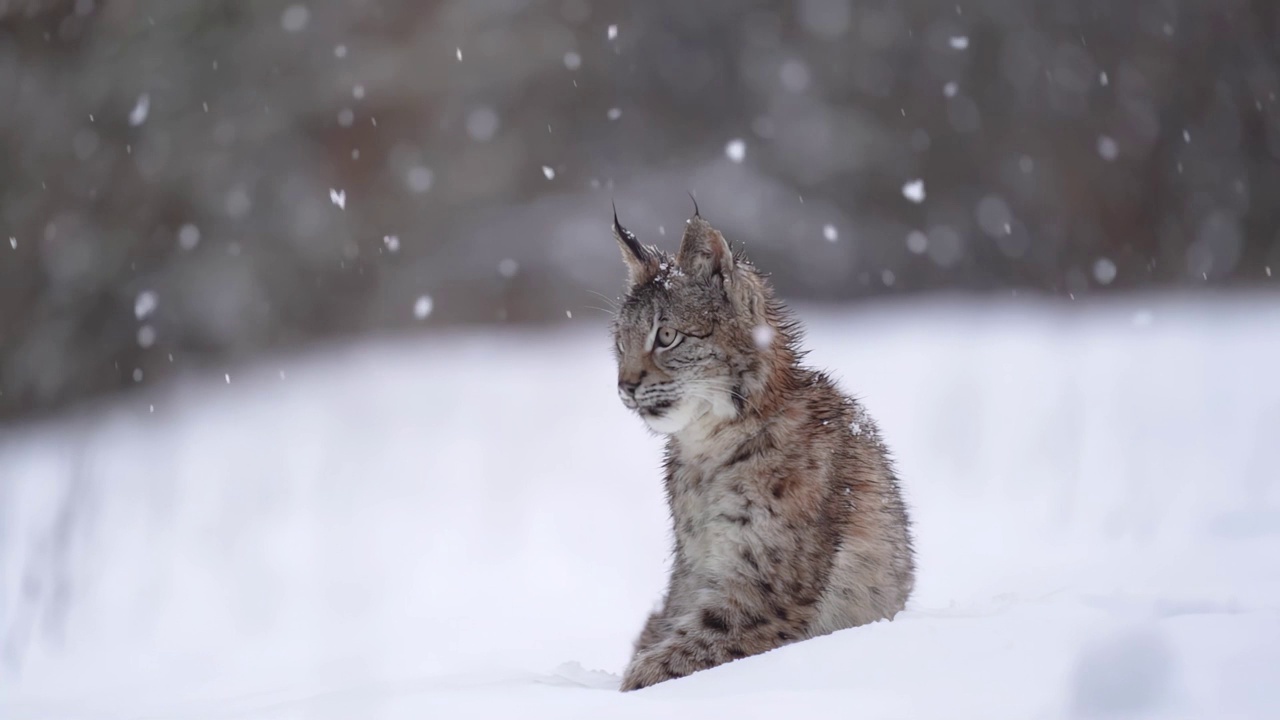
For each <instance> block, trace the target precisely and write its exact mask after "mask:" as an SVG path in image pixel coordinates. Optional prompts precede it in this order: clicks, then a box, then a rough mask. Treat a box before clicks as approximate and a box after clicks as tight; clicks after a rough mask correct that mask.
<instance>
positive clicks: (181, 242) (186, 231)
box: [178, 223, 200, 250]
mask: <svg viewBox="0 0 1280 720" xmlns="http://www.w3.org/2000/svg"><path fill="white" fill-rule="evenodd" d="M199 244H200V228H199V227H196V225H195V224H194V223H185V224H183V226H182V227H180V228H178V247H180V248H182V249H183V250H195V249H196V245H199Z"/></svg>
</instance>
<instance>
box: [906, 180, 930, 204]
mask: <svg viewBox="0 0 1280 720" xmlns="http://www.w3.org/2000/svg"><path fill="white" fill-rule="evenodd" d="M902 197H904V198H906V199H908V200H910V201H911V202H913V203H916V204H917V205H918V204H920V203H922V202H924V198H925V192H924V180H911V181H908V182H907V183H906V184H904V185H903V186H902Z"/></svg>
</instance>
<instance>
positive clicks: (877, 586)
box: [613, 207, 915, 690]
mask: <svg viewBox="0 0 1280 720" xmlns="http://www.w3.org/2000/svg"><path fill="white" fill-rule="evenodd" d="M694 210H695V212H694V217H693V218H692V219H691V220H689V223H688V226H687V228H686V230H685V233H684V238H683V239H682V240H681V243H680V250H679V252H678V253H677V254H676V256H675V257H674V258H673V257H671V256H670V255H668V254H666V253H664V252H662V251H660V250H658V249H656V248H654V247H651V246H646V245H641V244H640V242H639V241H638V240H637V239H636V237H635V235H633V234H632V233H631V232H630V231H628V230H626V229H625V228H623V227H622V226H621V225H619V224H618V219H617V216H616V214H615V216H614V221H613V229H614V234H615V235H616V236H617V240H618V244H619V245H620V246H621V248H622V257H623V260H625V261H626V265H627V269H628V271H629V278H628V289H627V293H626V297H625V298H624V299H623V300H622V303H621V305H620V306H619V309H618V315H617V318H616V320H615V323H614V328H613V332H614V340H615V344H614V347H615V350H616V353H617V359H618V395H619V396H620V397H621V398H622V402H623V404H624V405H626V406H627V407H628V408H630V409H632V410H634V411H635V412H636V414H638V415H639V416H640V418H641V419H642V420H644V422H645V424H646V425H648V427H649V429H650V430H652V431H653V432H655V433H659V434H662V435H665V436H666V437H667V449H666V463H665V476H666V477H665V483H666V492H667V498H668V501H669V504H670V507H671V519H672V525H673V530H674V534H675V557H674V559H673V561H672V567H671V577H670V580H669V583H668V587H667V591H666V596H665V597H664V599H663V602H662V605H661V609H659V610H658V611H656V612H654V613H653V614H652V615H651V616H650V617H649V619H648V621H647V622H646V623H645V624H644V629H643V630H642V631H641V633H640V637H639V639H638V640H637V641H636V644H635V654H634V656H633V657H632V659H631V662H630V664H629V665H628V667H627V670H626V672H625V674H624V676H623V679H622V689H623V690H636V689H639V688H643V687H647V686H649V685H653V684H655V683H660V682H663V681H664V680H671V679H673V678H678V677H683V676H685V675H689V674H691V673H695V672H697V671H699V670H704V669H707V668H711V667H715V666H716V665H721V664H723V663H727V662H730V661H732V660H736V659H738V658H742V657H746V656H748V655H756V654H759V653H763V652H767V651H769V650H772V649H773V648H776V647H779V646H781V645H786V644H788V643H793V642H797V641H800V640H804V639H807V638H811V637H815V636H818V635H825V634H827V633H831V632H835V631H836V630H840V629H842V628H848V627H853V626H856V625H863V624H866V623H870V622H875V621H876V620H883V619H892V618H893V617H894V615H896V614H897V613H898V611H900V610H902V608H903V606H904V605H905V604H906V602H907V597H908V596H909V595H910V594H911V589H912V586H913V584H914V574H915V562H914V554H913V551H912V548H911V533H910V523H909V521H908V519H907V510H906V507H905V505H904V504H903V501H902V497H901V495H900V493H899V490H898V481H897V478H896V477H895V475H894V470H893V466H892V464H891V461H890V459H889V455H888V452H887V450H886V449H885V446H884V444H883V442H881V440H880V435H879V431H878V430H877V429H876V425H875V423H874V422H873V421H872V420H871V419H870V418H869V417H868V416H867V415H866V413H865V412H864V410H863V409H862V407H861V406H860V405H859V404H858V402H857V401H856V400H854V399H853V398H851V397H848V396H846V395H843V394H842V393H841V392H840V391H839V390H838V389H837V388H836V386H835V384H834V383H833V382H832V380H831V379H830V378H828V377H827V376H826V375H825V374H823V373H821V372H817V371H815V370H810V369H808V368H805V367H803V366H802V365H801V364H800V361H801V359H802V357H803V353H802V352H801V350H800V349H799V346H798V345H799V338H800V329H799V327H798V326H797V324H796V322H795V321H794V320H792V319H791V317H790V315H789V313H788V312H787V310H786V309H785V308H784V307H783V306H782V304H781V303H780V302H778V301H777V300H775V299H774V297H773V291H772V290H771V289H770V287H769V284H768V283H767V282H766V280H765V277H764V276H763V275H761V274H760V273H759V272H757V271H756V269H755V268H754V267H753V266H752V265H751V264H750V263H749V262H748V261H747V259H746V258H745V257H744V256H743V255H742V254H741V253H740V252H738V253H735V252H733V251H732V250H731V249H730V247H729V243H728V242H726V241H725V239H724V236H723V235H721V234H720V233H719V232H718V231H717V230H715V229H714V228H712V227H711V225H710V224H709V223H707V221H706V220H704V219H702V217H701V216H700V215H698V214H697V208H696V207H695V209H694Z"/></svg>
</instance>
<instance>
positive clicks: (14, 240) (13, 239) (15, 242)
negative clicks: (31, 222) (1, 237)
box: [9, 237, 18, 250]
mask: <svg viewBox="0 0 1280 720" xmlns="http://www.w3.org/2000/svg"><path fill="white" fill-rule="evenodd" d="M9 247H11V248H13V249H14V250H17V249H18V238H16V237H10V238H9Z"/></svg>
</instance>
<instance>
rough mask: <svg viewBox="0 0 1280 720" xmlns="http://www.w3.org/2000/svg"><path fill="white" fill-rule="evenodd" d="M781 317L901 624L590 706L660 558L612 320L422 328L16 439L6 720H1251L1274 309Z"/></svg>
mask: <svg viewBox="0 0 1280 720" xmlns="http://www.w3.org/2000/svg"><path fill="white" fill-rule="evenodd" d="M582 314H583V313H575V317H580V316H581V315H582ZM801 315H802V317H803V318H804V319H805V320H806V321H807V322H808V326H809V328H810V332H809V341H808V345H809V346H810V347H811V348H812V349H813V354H812V355H811V359H812V361H813V363H814V364H816V365H820V366H824V367H827V368H830V369H832V370H833V371H834V373H835V375H836V376H837V377H839V378H841V381H842V385H843V386H844V387H845V388H846V389H848V390H851V391H853V392H854V393H856V394H858V395H859V396H860V397H862V398H863V399H864V400H865V402H866V404H867V406H868V407H869V409H870V410H871V412H872V413H873V414H875V416H876V417H877V418H878V419H879V421H880V423H881V426H882V429H883V430H884V433H885V435H886V438H887V439H888V441H889V443H890V444H891V446H892V448H893V449H894V451H895V454H896V456H897V460H898V465H899V469H900V471H901V475H902V478H903V483H904V487H905V490H906V493H907V497H908V499H909V501H910V503H911V505H912V507H913V509H914V520H915V524H916V532H917V537H918V549H919V554H920V572H919V583H918V590H917V592H916V594H915V596H914V598H913V600H912V602H911V603H910V605H909V610H908V612H906V613H904V614H902V615H901V616H899V618H898V619H897V620H895V621H894V622H891V623H877V624H875V625H872V626H867V627H863V628H856V629H852V630H848V631H844V632H840V633H837V634H835V635H831V636H827V637H824V638H819V639H816V640H812V641H809V642H805V643H801V644H797V645H793V646H789V647H786V648H783V649H781V650H777V651H775V652H772V653H768V654H766V655H763V656H758V657H753V658H748V659H745V660H742V661H738V662H735V663H732V664H730V665H726V666H723V667H720V668H717V669H714V670H711V671H707V672H704V673H700V674H698V675H695V676H693V677H691V678H687V679H684V680H680V681H675V682H670V683H666V684H663V685H659V686H657V687H655V688H653V689H651V690H647V691H643V692H640V693H632V694H627V695H623V694H620V693H617V692H616V686H617V682H618V678H617V673H619V672H620V671H621V668H622V667H623V665H624V663H625V662H626V660H627V657H628V652H629V650H630V644H631V641H632V639H633V637H634V635H635V634H636V633H637V632H638V630H639V627H640V624H641V622H642V621H643V619H644V617H645V613H646V612H647V611H648V610H650V609H651V607H652V606H653V604H654V603H655V602H656V601H657V599H658V594H659V592H660V590H661V587H662V583H663V578H664V571H665V568H664V563H665V561H666V560H667V558H668V546H667V528H666V512H665V508H664V506H663V498H662V494H661V488H660V483H659V478H658V467H659V460H660V447H661V444H660V441H659V440H658V439H656V438H652V437H649V436H648V435H647V434H646V433H645V431H644V429H643V427H642V425H641V423H640V422H639V421H638V420H636V419H635V418H633V417H631V416H630V415H629V414H628V413H627V412H626V411H625V410H624V409H623V408H622V407H621V405H620V404H619V403H618V402H617V398H616V396H615V393H614V390H613V385H614V377H613V375H614V368H613V366H612V358H611V356H610V354H609V352H608V339H607V336H606V334H605V331H604V328H603V323H602V322H599V321H598V320H581V319H579V320H574V321H572V322H571V323H570V324H567V325H565V326H563V327H560V328H557V329H553V330H545V331H519V332H517V331H512V332H507V333H501V334H497V333H493V334H483V333H479V332H474V333H468V332H452V333H443V332H442V333H437V334H432V335H430V336H427V337H422V338H419V339H414V340H400V341H383V342H376V343H370V344H364V345H360V346H354V347H346V348H334V349H330V350H327V351H324V352H318V353H317V354H315V355H312V356H310V357H306V358H289V359H281V360H279V361H277V362H265V363H263V364H261V365H258V366H256V367H254V368H252V369H247V370H244V371H240V372H236V371H234V370H233V371H231V375H230V376H229V379H230V382H228V381H227V378H224V377H222V375H221V373H219V374H218V376H217V377H213V378H198V377H192V378H190V379H188V380H187V381H186V382H183V383H181V384H178V385H174V386H170V387H168V388H165V389H161V390H153V391H141V392H140V393H138V394H136V395H135V396H133V397H130V398H128V399H126V400H124V401H121V402H118V403H116V404H113V405H110V406H107V407H103V408H100V409H97V410H94V411H91V412H86V413H83V414H81V415H78V416H76V417H74V418H68V419H65V420H61V421H56V422H51V423H43V424H40V425H37V426H33V427H29V428H25V429H21V430H13V429H10V430H7V431H6V434H5V436H3V437H2V438H0V633H2V634H0V717H4V718H7V719H9V720H19V719H26V718H144V717H145V718H161V717H163V718H227V717H237V718H353V719H360V720H370V719H373V718H414V719H420V718H444V717H477V718H481V717H483V718H491V717H493V718H496V717H548V718H550V717H554V718H565V717H584V718H598V717H658V716H660V717H667V718H680V717H690V718H692V717H704V716H708V715H713V716H720V715H725V714H728V713H734V714H735V715H737V716H741V717H756V716H777V717H790V716H793V714H794V716H798V717H804V716H805V715H804V714H803V713H809V714H811V715H814V716H816V715H817V714H819V713H821V714H822V715H823V716H840V717H912V718H922V717H939V718H962V717H975V718H976V717H982V718H1006V717H1007V718H1032V717H1047V718H1052V717H1091V716H1104V715H1113V716H1114V715H1117V714H1120V715H1129V716H1140V717H1205V718H1210V717H1211V718H1220V717H1256V718H1264V717H1276V716H1277V715H1280V687H1277V685H1276V679H1277V678H1278V677H1280V562H1277V558H1280V481H1278V477H1280V473H1278V472H1277V467H1278V464H1277V462H1278V461H1280V302H1277V301H1276V300H1275V298H1274V297H1272V298H1268V299H1265V300H1263V299H1253V300H1220V301H1214V302H1201V303H1197V304H1194V305H1193V304H1187V303H1185V302H1181V301H1177V300H1161V301H1154V300H1153V301H1149V302H1146V303H1145V304H1136V301H1135V302H1131V303H1129V304H1123V305H1115V304H1112V305H1106V306H1096V307H1089V306H1080V305H1074V304H1053V305H1047V304H1046V305H1040V304H1035V305H1032V304H1027V305H1004V304H995V303H953V304H950V305H948V306H941V305H912V306H903V307H899V308H894V309H879V308H878V309H875V310H874V311H872V310H868V311H859V312H848V311H840V312H836V311H830V310H828V311H816V310H814V311H808V312H803V313H801ZM780 712H785V713H786V714H785V715H779V714H778V713H780Z"/></svg>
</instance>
